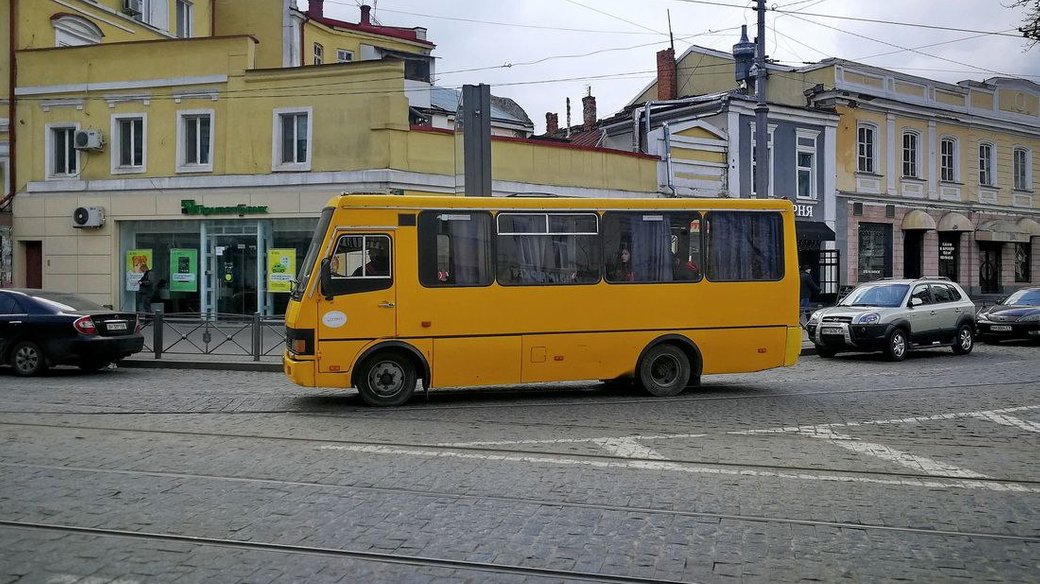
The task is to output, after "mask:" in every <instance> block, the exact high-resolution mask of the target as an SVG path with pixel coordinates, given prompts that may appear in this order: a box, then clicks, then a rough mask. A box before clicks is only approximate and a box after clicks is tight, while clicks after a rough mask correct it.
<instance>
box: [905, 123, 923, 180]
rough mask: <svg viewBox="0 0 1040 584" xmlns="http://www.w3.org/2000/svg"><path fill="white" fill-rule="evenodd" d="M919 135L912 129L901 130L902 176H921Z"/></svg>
mask: <svg viewBox="0 0 1040 584" xmlns="http://www.w3.org/2000/svg"><path fill="white" fill-rule="evenodd" d="M920 163H921V135H920V134H918V133H917V132H915V131H913V130H907V131H905V132H903V176H904V177H908V178H921V175H920V174H918V170H919V168H920Z"/></svg>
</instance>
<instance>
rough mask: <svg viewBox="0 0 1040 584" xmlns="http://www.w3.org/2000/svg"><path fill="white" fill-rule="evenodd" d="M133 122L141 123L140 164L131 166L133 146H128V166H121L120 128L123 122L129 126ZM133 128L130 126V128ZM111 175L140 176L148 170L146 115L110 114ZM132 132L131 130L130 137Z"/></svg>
mask: <svg viewBox="0 0 1040 584" xmlns="http://www.w3.org/2000/svg"><path fill="white" fill-rule="evenodd" d="M135 120H140V122H141V163H140V164H133V161H134V160H133V158H134V150H133V144H131V146H130V152H129V154H130V164H123V156H122V155H123V134H122V126H123V124H124V123H125V122H130V123H131V124H132V123H133V122H134V121H135ZM132 127H133V126H132V125H131V128H132ZM111 136H112V153H111V159H112V174H141V173H143V172H147V170H148V114H146V113H122V114H112V134H111ZM132 136H133V130H132V129H131V137H132Z"/></svg>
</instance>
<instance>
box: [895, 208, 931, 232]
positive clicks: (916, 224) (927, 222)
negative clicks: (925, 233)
mask: <svg viewBox="0 0 1040 584" xmlns="http://www.w3.org/2000/svg"><path fill="white" fill-rule="evenodd" d="M900 227H901V228H902V229H903V231H911V230H915V229H916V230H930V229H935V219H932V216H931V215H929V214H928V213H925V212H924V211H920V210H918V209H914V210H913V211H910V212H909V213H907V214H906V215H905V216H904V217H903V224H902V225H901V226H900Z"/></svg>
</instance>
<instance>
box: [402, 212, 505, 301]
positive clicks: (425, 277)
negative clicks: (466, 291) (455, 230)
mask: <svg viewBox="0 0 1040 584" xmlns="http://www.w3.org/2000/svg"><path fill="white" fill-rule="evenodd" d="M441 215H471V216H478V217H483V218H486V221H487V228H488V241H487V242H486V244H487V248H486V249H485V250H484V253H485V254H486V255H487V265H486V266H485V268H486V269H487V271H488V273H487V278H486V281H485V282H482V283H476V284H457V283H455V282H452V281H443V282H442V281H440V280H438V279H437V272H439V268H440V266H439V264H438V257H437V251H438V249H437V247H436V240H437V238H439V237H440V236H442V235H443V234H442V233H439V232H437V231H434V233H433V234H432V235H433V237H432V240H433V242H434V244H435V245H434V246H432V247H431V246H430V245H429V242H430V240H431V237H430V233H429V228H430V218H431V217H432V218H433V221H438V220H440V216H441ZM416 233H417V235H416V237H417V240H418V242H419V252H418V257H417V264H416V265H417V269H418V272H419V273H418V277H419V284H420V285H421V286H422V287H424V288H487V287H488V286H491V285H492V284H494V283H495V280H496V276H497V266H496V259H497V258H496V253H497V248H496V245H495V244H496V242H497V240H498V237H497V236H498V233H497V232H496V230H495V218H494V216H493V215H492V214H491V212H490V211H477V210H459V209H429V210H425V211H420V212H419V216H418V218H417V221H416ZM431 252H432V253H433V255H432V258H431V256H430V254H431ZM431 259H432V261H433V264H434V265H433V270H432V272H433V275H434V277H433V279H430V278H429V274H430V272H431V270H430V269H429V262H430V261H431Z"/></svg>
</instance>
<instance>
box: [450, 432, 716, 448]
mask: <svg viewBox="0 0 1040 584" xmlns="http://www.w3.org/2000/svg"><path fill="white" fill-rule="evenodd" d="M704 436H706V434H662V435H658V436H655V435H650V436H618V437H616V438H603V437H596V438H557V439H553V440H494V441H485V442H441V443H439V444H437V446H445V447H449V448H450V447H461V448H465V447H467V446H506V445H509V446H512V445H514V444H574V443H578V442H597V441H600V440H669V439H672V438H703V437H704Z"/></svg>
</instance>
